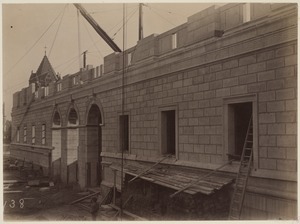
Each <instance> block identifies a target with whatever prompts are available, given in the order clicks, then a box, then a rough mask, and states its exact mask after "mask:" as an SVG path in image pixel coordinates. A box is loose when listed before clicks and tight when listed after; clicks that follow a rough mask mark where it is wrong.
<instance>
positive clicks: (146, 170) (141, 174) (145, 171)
mask: <svg viewBox="0 0 300 224" xmlns="http://www.w3.org/2000/svg"><path fill="white" fill-rule="evenodd" d="M169 157H170V156H169V155H168V156H166V157H163V158H162V159H161V160H159V161H158V162H156V163H155V164H154V165H152V166H150V167H149V168H147V169H145V170H144V171H142V172H141V173H140V174H139V175H137V176H136V177H134V178H132V179H131V180H130V181H128V183H130V182H132V181H134V180H135V179H137V178H139V177H141V176H143V175H144V174H146V173H148V171H149V170H151V169H152V168H153V167H155V166H156V165H158V164H159V163H161V162H162V161H164V160H165V159H167V158H169Z"/></svg>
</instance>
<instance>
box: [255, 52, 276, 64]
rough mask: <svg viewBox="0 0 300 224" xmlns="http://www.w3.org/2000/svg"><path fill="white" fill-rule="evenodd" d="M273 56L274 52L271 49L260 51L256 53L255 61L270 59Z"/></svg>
mask: <svg viewBox="0 0 300 224" xmlns="http://www.w3.org/2000/svg"><path fill="white" fill-rule="evenodd" d="M274 57H275V52H274V50H271V51H266V52H262V53H258V54H257V61H258V62H260V61H266V60H270V59H272V58H274Z"/></svg>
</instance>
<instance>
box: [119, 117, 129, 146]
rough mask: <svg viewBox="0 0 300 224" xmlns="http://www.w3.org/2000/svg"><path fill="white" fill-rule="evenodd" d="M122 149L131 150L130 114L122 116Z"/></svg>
mask: <svg viewBox="0 0 300 224" xmlns="http://www.w3.org/2000/svg"><path fill="white" fill-rule="evenodd" d="M120 149H121V151H122V150H123V151H128V150H129V116H128V115H121V116H120Z"/></svg>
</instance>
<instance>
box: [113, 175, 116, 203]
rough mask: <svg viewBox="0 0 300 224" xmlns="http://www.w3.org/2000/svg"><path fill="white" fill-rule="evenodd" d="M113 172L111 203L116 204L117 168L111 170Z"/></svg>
mask: <svg viewBox="0 0 300 224" xmlns="http://www.w3.org/2000/svg"><path fill="white" fill-rule="evenodd" d="M113 172H114V194H113V204H114V205H115V204H116V188H117V170H113Z"/></svg>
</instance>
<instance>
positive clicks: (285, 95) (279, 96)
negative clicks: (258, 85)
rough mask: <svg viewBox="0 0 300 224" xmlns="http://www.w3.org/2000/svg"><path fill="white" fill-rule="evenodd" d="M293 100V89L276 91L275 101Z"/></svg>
mask: <svg viewBox="0 0 300 224" xmlns="http://www.w3.org/2000/svg"><path fill="white" fill-rule="evenodd" d="M289 99H295V90H294V88H289V89H282V90H277V91H276V100H289Z"/></svg>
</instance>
